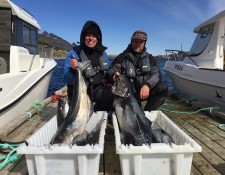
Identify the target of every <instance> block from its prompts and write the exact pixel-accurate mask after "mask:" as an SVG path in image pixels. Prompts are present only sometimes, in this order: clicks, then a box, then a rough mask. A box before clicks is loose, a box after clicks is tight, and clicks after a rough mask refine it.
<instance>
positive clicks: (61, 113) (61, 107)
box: [57, 96, 69, 127]
mask: <svg viewBox="0 0 225 175" xmlns="http://www.w3.org/2000/svg"><path fill="white" fill-rule="evenodd" d="M68 111H69V100H68V96H63V97H61V98H59V100H58V104H57V124H58V127H60V125H61V124H62V123H63V122H64V120H65V118H66V115H67V113H68Z"/></svg>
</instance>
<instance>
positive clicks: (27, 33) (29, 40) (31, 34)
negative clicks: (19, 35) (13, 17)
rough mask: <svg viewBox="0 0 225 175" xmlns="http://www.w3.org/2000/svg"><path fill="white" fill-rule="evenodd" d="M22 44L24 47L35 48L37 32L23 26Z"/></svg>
mask: <svg viewBox="0 0 225 175" xmlns="http://www.w3.org/2000/svg"><path fill="white" fill-rule="evenodd" d="M23 42H24V44H25V45H29V46H37V32H36V31H35V30H32V29H30V28H28V27H27V26H23Z"/></svg>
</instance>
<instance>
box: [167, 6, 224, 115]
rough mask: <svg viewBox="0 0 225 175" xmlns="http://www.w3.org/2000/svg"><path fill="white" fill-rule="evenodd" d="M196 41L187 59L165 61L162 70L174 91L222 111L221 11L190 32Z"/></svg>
mask: <svg viewBox="0 0 225 175" xmlns="http://www.w3.org/2000/svg"><path fill="white" fill-rule="evenodd" d="M194 32H195V33H197V36H196V39H195V41H194V43H193V45H192V47H191V49H190V52H189V54H188V56H186V57H185V58H184V60H182V61H179V60H178V59H175V60H168V61H167V62H166V63H165V66H164V70H165V71H166V73H167V74H168V75H169V77H170V79H171V81H172V82H173V84H174V87H175V90H176V91H177V92H179V93H181V94H184V95H186V96H188V97H193V98H198V99H199V100H201V101H202V102H203V103H205V104H207V105H210V106H218V107H220V109H221V110H223V111H224V110H225V66H224V64H225V56H224V52H225V49H224V45H225V44H224V34H225V10H224V11H222V12H220V13H219V14H217V15H215V16H213V17H212V18H210V19H208V20H207V21H205V22H203V23H202V24H200V25H199V26H197V27H196V28H195V29H194Z"/></svg>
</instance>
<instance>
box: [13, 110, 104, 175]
mask: <svg viewBox="0 0 225 175" xmlns="http://www.w3.org/2000/svg"><path fill="white" fill-rule="evenodd" d="M90 120H91V121H90V122H89V123H88V124H89V126H87V127H89V128H87V127H86V128H87V129H91V127H94V126H96V124H97V123H98V121H100V120H102V121H103V122H102V125H101V130H100V136H99V143H98V144H95V145H86V146H76V145H73V146H68V145H65V144H64V145H62V144H61V145H56V146H49V145H48V144H49V142H50V141H51V138H52V136H53V135H54V134H55V133H56V131H57V118H56V116H54V117H53V118H52V119H51V120H50V121H49V122H48V123H46V124H45V125H44V126H43V127H42V128H40V129H39V130H38V131H37V132H36V133H35V134H33V135H32V136H31V137H30V138H29V139H28V140H27V142H28V143H29V145H28V146H26V145H25V144H22V145H21V146H20V147H18V148H17V152H18V153H19V154H25V156H26V162H27V167H28V172H29V175H62V174H64V175H98V172H99V163H100V155H101V154H102V153H103V150H104V136H105V128H106V124H107V113H106V112H97V113H94V114H93V115H92V117H91V119H90Z"/></svg>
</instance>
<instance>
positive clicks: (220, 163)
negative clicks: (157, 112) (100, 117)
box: [0, 98, 225, 175]
mask: <svg viewBox="0 0 225 175" xmlns="http://www.w3.org/2000/svg"><path fill="white" fill-rule="evenodd" d="M169 100H172V101H174V99H171V98H170V99H169ZM166 103H168V101H167V102H166ZM169 103H170V104H171V101H169ZM56 106H57V103H53V102H51V103H49V104H48V105H47V106H46V107H45V108H44V109H43V110H42V111H41V112H38V114H35V115H34V116H33V117H32V118H30V119H29V120H27V121H26V122H24V123H23V124H22V125H21V126H20V127H18V128H17V129H15V130H14V131H13V132H11V133H10V134H9V135H8V136H7V137H5V136H2V135H1V137H0V138H1V139H2V140H7V141H21V140H25V139H26V138H28V137H29V136H30V135H32V134H33V133H34V132H35V131H37V130H38V129H39V128H40V127H41V126H43V125H44V124H45V123H46V122H47V121H48V120H49V119H50V118H51V117H53V116H54V115H55V114H56ZM164 108H166V109H168V110H170V111H172V110H173V111H174V112H168V111H164V113H165V114H166V115H167V116H168V117H169V118H170V119H171V120H172V121H173V122H174V123H175V124H176V125H178V126H179V127H180V128H181V129H182V130H183V131H184V132H185V133H187V134H188V135H189V136H190V137H191V138H193V139H194V140H195V141H196V142H197V143H198V144H199V145H201V146H202V152H201V153H194V156H193V163H192V169H191V175H225V131H223V130H221V129H219V128H218V126H219V124H222V123H225V119H221V118H218V117H213V116H212V115H210V114H209V113H208V112H200V113H196V114H187V112H194V111H196V110H197V109H194V108H193V107H191V106H187V104H185V103H173V105H167V106H165V107H164ZM181 111H183V112H184V111H185V112H184V113H182V114H180V113H179V112H181ZM5 135H6V134H5ZM0 174H1V175H6V174H10V175H25V174H28V171H27V166H26V161H25V157H24V156H23V155H21V156H20V158H19V160H18V161H17V162H16V163H13V164H9V165H7V166H6V167H5V168H4V169H3V170H1V171H0ZM119 174H121V170H120V162H119V155H117V154H116V151H115V138H114V130H113V127H112V126H110V125H109V126H108V127H107V129H106V135H105V148H104V154H103V155H102V156H101V160H100V169H99V175H119Z"/></svg>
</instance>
